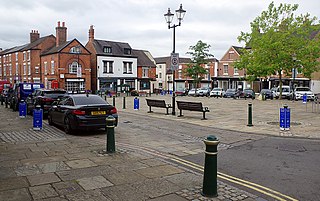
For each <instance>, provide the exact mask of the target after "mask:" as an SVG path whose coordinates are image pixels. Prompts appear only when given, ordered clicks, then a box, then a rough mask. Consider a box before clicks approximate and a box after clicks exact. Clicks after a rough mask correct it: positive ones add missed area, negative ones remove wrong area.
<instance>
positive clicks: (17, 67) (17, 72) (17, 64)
mask: <svg viewBox="0 0 320 201" xmlns="http://www.w3.org/2000/svg"><path fill="white" fill-rule="evenodd" d="M16 75H19V63H16Z"/></svg>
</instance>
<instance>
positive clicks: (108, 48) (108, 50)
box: [103, 46, 112, 53]
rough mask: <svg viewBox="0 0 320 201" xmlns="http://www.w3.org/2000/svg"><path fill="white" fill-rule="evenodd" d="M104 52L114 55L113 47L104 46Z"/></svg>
mask: <svg viewBox="0 0 320 201" xmlns="http://www.w3.org/2000/svg"><path fill="white" fill-rule="evenodd" d="M103 52H104V53H112V48H111V47H108V46H104V47H103Z"/></svg>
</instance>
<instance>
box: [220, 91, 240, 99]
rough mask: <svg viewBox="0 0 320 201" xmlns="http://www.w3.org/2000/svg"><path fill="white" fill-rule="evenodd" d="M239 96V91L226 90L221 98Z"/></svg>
mask: <svg viewBox="0 0 320 201" xmlns="http://www.w3.org/2000/svg"><path fill="white" fill-rule="evenodd" d="M240 94H241V91H240V90H237V89H227V91H226V93H224V95H223V98H239V96H240Z"/></svg>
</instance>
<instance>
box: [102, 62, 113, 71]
mask: <svg viewBox="0 0 320 201" xmlns="http://www.w3.org/2000/svg"><path fill="white" fill-rule="evenodd" d="M103 73H109V74H112V73H113V61H103Z"/></svg>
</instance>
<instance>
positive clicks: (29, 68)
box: [28, 63, 31, 75]
mask: <svg viewBox="0 0 320 201" xmlns="http://www.w3.org/2000/svg"><path fill="white" fill-rule="evenodd" d="M28 75H31V65H30V63H28Z"/></svg>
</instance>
